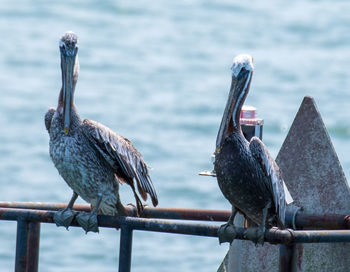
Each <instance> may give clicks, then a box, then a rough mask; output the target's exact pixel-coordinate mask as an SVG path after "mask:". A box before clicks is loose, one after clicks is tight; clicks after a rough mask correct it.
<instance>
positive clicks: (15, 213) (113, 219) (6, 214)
mask: <svg viewBox="0 0 350 272" xmlns="http://www.w3.org/2000/svg"><path fill="white" fill-rule="evenodd" d="M54 213H55V212H54V211H45V210H31V209H14V208H13V209H9V208H0V220H27V221H34V222H42V223H53V215H54ZM98 222H99V226H101V227H109V228H120V227H121V226H122V225H127V226H129V227H130V228H131V229H134V230H145V231H156V232H167V233H178V234H187V235H196V236H208V237H217V231H218V229H219V226H214V225H204V224H194V223H187V222H178V221H165V220H159V219H146V218H135V217H124V216H106V215H99V216H98ZM72 226H78V224H77V222H76V221H75V220H73V222H72ZM230 229H231V230H232V228H226V230H227V231H230ZM246 231H247V229H244V228H235V233H234V235H233V234H232V233H230V232H229V233H228V235H227V236H228V237H232V238H233V237H235V239H240V240H247V233H246ZM230 235H231V236H230ZM265 240H266V242H270V243H282V244H290V243H336V242H350V230H323V231H294V230H289V229H288V230H279V229H277V228H273V229H270V230H267V231H266V232H265Z"/></svg>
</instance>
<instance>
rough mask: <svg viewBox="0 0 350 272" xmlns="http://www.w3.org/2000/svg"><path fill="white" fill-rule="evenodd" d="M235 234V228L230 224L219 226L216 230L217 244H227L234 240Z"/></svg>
mask: <svg viewBox="0 0 350 272" xmlns="http://www.w3.org/2000/svg"><path fill="white" fill-rule="evenodd" d="M236 235H237V232H236V227H235V226H234V225H233V224H231V223H226V224H223V225H221V226H220V228H219V229H218V237H219V243H220V244H221V243H224V242H229V243H232V241H233V240H234V239H235V238H236Z"/></svg>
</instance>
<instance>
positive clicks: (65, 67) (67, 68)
mask: <svg viewBox="0 0 350 272" xmlns="http://www.w3.org/2000/svg"><path fill="white" fill-rule="evenodd" d="M77 52H78V47H76V46H74V47H73V48H70V49H69V50H68V49H67V48H66V47H63V48H61V69H62V83H63V86H62V89H63V129H64V133H65V134H68V131H69V127H70V123H71V112H72V106H73V95H74V88H75V82H74V67H75V62H76V61H77V60H76V57H77Z"/></svg>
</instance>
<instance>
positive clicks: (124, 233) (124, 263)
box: [118, 225, 133, 272]
mask: <svg viewBox="0 0 350 272" xmlns="http://www.w3.org/2000/svg"><path fill="white" fill-rule="evenodd" d="M132 232H133V230H132V228H131V227H129V226H127V225H122V226H121V228H120V247H119V270H118V271H119V272H130V269H131V251H132Z"/></svg>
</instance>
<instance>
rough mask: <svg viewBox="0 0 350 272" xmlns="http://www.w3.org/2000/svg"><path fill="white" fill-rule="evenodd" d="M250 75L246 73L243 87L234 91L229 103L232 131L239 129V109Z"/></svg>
mask: <svg viewBox="0 0 350 272" xmlns="http://www.w3.org/2000/svg"><path fill="white" fill-rule="evenodd" d="M251 75H252V74H251V73H249V74H248V78H247V80H246V82H245V84H244V87H243V88H242V89H241V90H240V92H237V91H236V92H235V94H234V100H233V103H232V105H231V106H232V115H231V116H232V118H231V120H232V129H233V130H234V131H241V124H240V116H241V110H242V107H243V104H244V101H245V99H246V97H247V95H248V92H249V85H250V79H251Z"/></svg>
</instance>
